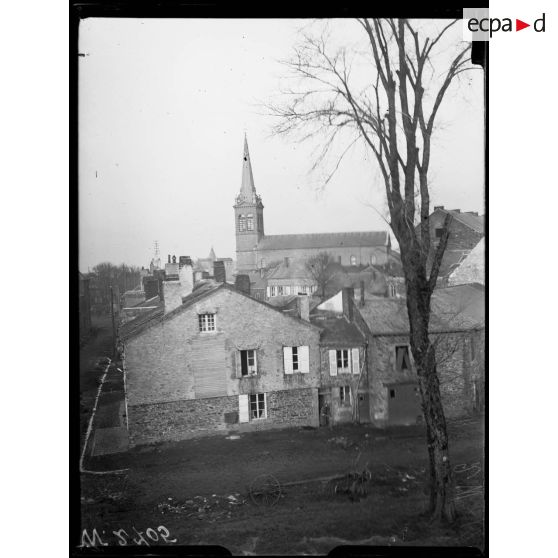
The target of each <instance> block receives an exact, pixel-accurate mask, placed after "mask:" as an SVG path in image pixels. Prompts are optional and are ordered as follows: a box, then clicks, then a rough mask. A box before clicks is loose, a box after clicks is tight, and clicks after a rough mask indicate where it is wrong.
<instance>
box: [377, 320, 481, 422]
mask: <svg viewBox="0 0 558 558" xmlns="http://www.w3.org/2000/svg"><path fill="white" fill-rule="evenodd" d="M432 341H433V342H434V343H435V346H436V359H437V370H438V377H439V378H440V392H441V396H442V404H443V406H444V412H445V415H446V417H447V418H456V417H460V416H464V415H468V414H470V413H472V412H475V411H477V410H480V409H478V408H476V405H475V398H476V395H475V390H477V391H479V390H480V391H482V392H483V390H484V330H470V331H463V332H457V333H442V334H435V335H433V336H432ZM405 344H409V336H407V335H389V336H379V337H374V338H373V342H372V344H371V352H372V354H371V359H372V363H373V365H372V370H371V371H370V372H369V378H370V394H371V402H370V413H371V419H372V422H373V423H374V424H376V425H377V426H383V425H385V424H387V422H388V418H389V417H388V391H389V387H388V385H389V384H391V383H398V382H406V381H416V382H418V378H417V375H416V369H415V364H414V361H413V359H412V355H411V364H412V366H411V370H409V371H404V372H400V371H397V370H396V362H395V346H396V345H405ZM475 383H476V387H474V384H475ZM480 396H481V399H482V400H483V396H484V393H481V394H480ZM481 406H482V405H481Z"/></svg>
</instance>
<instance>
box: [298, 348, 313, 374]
mask: <svg viewBox="0 0 558 558" xmlns="http://www.w3.org/2000/svg"><path fill="white" fill-rule="evenodd" d="M298 358H299V371H300V372H302V373H303V374H308V372H310V350H309V348H308V345H303V346H302V347H299V348H298Z"/></svg>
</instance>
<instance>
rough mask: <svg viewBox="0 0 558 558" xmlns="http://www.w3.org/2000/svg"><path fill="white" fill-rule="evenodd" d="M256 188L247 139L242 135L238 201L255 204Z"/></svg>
mask: <svg viewBox="0 0 558 558" xmlns="http://www.w3.org/2000/svg"><path fill="white" fill-rule="evenodd" d="M256 196H257V194H256V186H255V185H254V175H253V174H252V163H251V162H250V153H249V151H248V138H247V137H246V134H244V155H243V161H242V183H241V185H240V194H239V196H238V201H241V202H242V201H244V202H248V203H256V201H257V198H256Z"/></svg>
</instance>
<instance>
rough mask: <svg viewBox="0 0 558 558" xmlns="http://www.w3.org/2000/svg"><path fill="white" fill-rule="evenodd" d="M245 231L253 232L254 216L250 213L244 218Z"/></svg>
mask: <svg viewBox="0 0 558 558" xmlns="http://www.w3.org/2000/svg"><path fill="white" fill-rule="evenodd" d="M246 230H249V231H253V230H254V216H253V215H252V214H251V213H249V214H248V215H247V217H246Z"/></svg>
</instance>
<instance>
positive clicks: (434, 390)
mask: <svg viewBox="0 0 558 558" xmlns="http://www.w3.org/2000/svg"><path fill="white" fill-rule="evenodd" d="M421 279H422V278H421V277H416V276H415V277H410V278H407V294H408V296H407V308H408V313H409V323H410V329H411V350H412V352H413V357H414V359H415V363H416V367H417V375H418V380H419V388H420V393H421V399H422V411H423V414H424V420H425V423H426V441H427V447H428V456H429V461H430V506H429V512H430V514H431V516H432V518H433V519H438V520H446V521H448V522H450V523H451V522H453V521H454V520H455V517H456V512H455V503H454V492H453V477H452V469H451V463H450V458H449V448H448V435H447V428H446V418H445V415H444V409H443V406H442V399H441V395H440V381H439V378H438V373H437V369H436V355H435V348H434V346H433V345H432V343H431V342H430V337H429V334H428V324H429V317H430V316H429V312H426V313H425V312H424V305H428V307H429V306H430V294H429V290H428V285H427V282H426V280H424V281H421Z"/></svg>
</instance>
